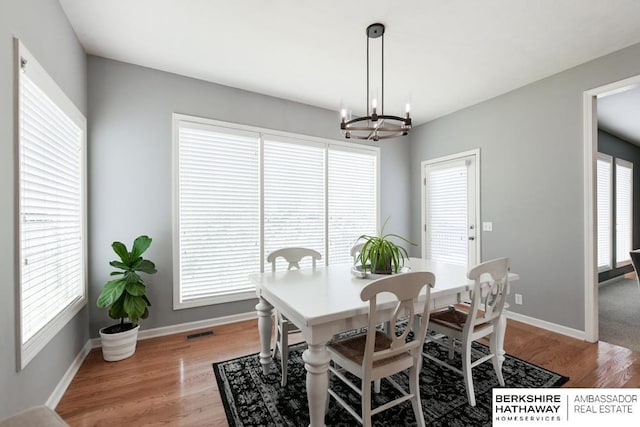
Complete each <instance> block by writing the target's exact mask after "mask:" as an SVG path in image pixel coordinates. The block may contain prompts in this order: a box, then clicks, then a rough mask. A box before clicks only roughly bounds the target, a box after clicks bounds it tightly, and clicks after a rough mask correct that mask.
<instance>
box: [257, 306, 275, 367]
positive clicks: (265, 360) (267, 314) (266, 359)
mask: <svg viewBox="0 0 640 427" xmlns="http://www.w3.org/2000/svg"><path fill="white" fill-rule="evenodd" d="M256 311H257V312H258V332H259V333H260V363H261V364H262V373H263V374H264V375H267V374H268V373H269V367H270V366H271V363H272V362H273V359H271V328H272V326H273V321H272V319H271V316H272V315H273V306H272V305H271V304H269V303H268V302H267V301H266V300H265V299H263V298H260V302H259V303H258V304H256Z"/></svg>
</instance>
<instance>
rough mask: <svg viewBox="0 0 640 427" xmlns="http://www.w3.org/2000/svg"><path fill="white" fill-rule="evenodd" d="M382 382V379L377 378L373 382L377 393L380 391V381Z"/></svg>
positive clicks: (374, 390)
mask: <svg viewBox="0 0 640 427" xmlns="http://www.w3.org/2000/svg"><path fill="white" fill-rule="evenodd" d="M381 382H382V380H380V379H377V380H375V381H374V382H373V392H374V393H375V394H379V393H380V383H381Z"/></svg>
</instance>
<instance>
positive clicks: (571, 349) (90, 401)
mask: <svg viewBox="0 0 640 427" xmlns="http://www.w3.org/2000/svg"><path fill="white" fill-rule="evenodd" d="M213 329H214V331H215V335H213V336H205V337H202V338H195V339H192V340H187V339H186V338H185V337H186V335H188V334H191V333H194V332H198V331H194V332H189V333H183V334H176V335H170V336H166V337H161V338H154V339H148V340H143V341H140V342H138V348H137V351H136V353H135V355H134V356H132V357H131V358H129V359H126V360H122V361H119V362H104V361H103V360H102V354H101V352H100V349H94V350H92V351H91V353H90V354H89V355H88V356H87V358H86V359H85V361H84V363H83V364H82V367H81V368H80V370H79V371H78V373H77V375H76V376H75V378H74V379H73V381H72V383H71V385H70V386H69V388H68V389H67V392H66V393H65V394H64V396H63V398H62V400H61V401H60V403H59V404H58V407H57V408H56V411H57V412H58V413H59V414H60V415H61V416H62V417H63V418H64V419H65V421H66V422H67V423H69V424H70V425H71V426H110V427H111V426H140V425H167V426H198V427H199V426H226V425H227V421H226V417H225V414H224V408H223V406H222V401H221V399H220V394H219V392H218V386H217V384H216V380H215V377H214V374H213V369H212V363H214V362H220V361H223V360H228V359H232V358H234V357H239V356H242V355H245V354H250V353H256V352H258V351H259V347H260V341H259V337H258V328H257V321H255V320H254V321H246V322H239V323H234V324H230V325H225V326H219V327H216V328H213ZM505 350H506V351H507V353H509V354H511V355H513V356H516V357H519V358H521V359H524V360H527V361H529V362H532V363H535V364H537V365H540V366H543V367H545V368H547V369H550V370H552V371H555V372H558V373H560V374H562V375H565V376H568V377H570V380H569V382H568V383H567V384H566V385H565V387H640V353H637V352H632V351H630V350H627V349H625V348H622V347H617V346H614V345H611V344H606V343H602V342H601V343H597V344H590V343H587V342H584V341H580V340H577V339H573V338H568V337H566V336H564V335H560V334H556V333H553V332H549V331H546V330H542V329H538V328H535V327H532V326H529V325H525V324H523V323H520V322H516V321H512V320H509V322H508V326H507V334H506V339H505Z"/></svg>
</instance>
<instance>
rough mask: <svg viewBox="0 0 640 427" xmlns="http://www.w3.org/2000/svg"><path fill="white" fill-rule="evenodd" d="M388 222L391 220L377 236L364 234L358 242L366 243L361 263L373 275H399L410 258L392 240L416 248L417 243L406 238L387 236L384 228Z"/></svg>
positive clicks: (393, 235)
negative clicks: (400, 241) (406, 260)
mask: <svg viewBox="0 0 640 427" xmlns="http://www.w3.org/2000/svg"><path fill="white" fill-rule="evenodd" d="M388 221H389V218H387V219H386V220H385V222H384V224H383V225H382V228H381V229H380V233H379V234H378V235H377V236H369V235H366V234H363V235H362V236H360V237H359V238H358V241H360V240H363V241H364V244H363V246H362V249H361V251H360V255H358V258H359V261H360V262H361V263H362V265H363V266H364V267H365V268H369V269H370V270H371V273H373V274H392V273H397V272H398V271H399V269H400V268H401V267H402V266H403V265H404V261H405V259H407V258H409V253H408V252H407V250H406V249H405V248H404V247H402V246H400V245H398V244H396V243H394V242H393V241H392V240H390V239H392V238H395V239H398V240H402V241H403V242H405V243H408V244H410V245H413V246H416V243H414V242H412V241H411V240H409V239H407V238H405V237H402V236H399V235H397V234H394V233H387V234H385V232H384V228H385V226H386V225H387V222H388Z"/></svg>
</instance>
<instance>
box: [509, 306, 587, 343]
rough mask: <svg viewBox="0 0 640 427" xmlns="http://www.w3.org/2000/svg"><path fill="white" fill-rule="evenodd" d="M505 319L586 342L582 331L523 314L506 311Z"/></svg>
mask: <svg viewBox="0 0 640 427" xmlns="http://www.w3.org/2000/svg"><path fill="white" fill-rule="evenodd" d="M507 318H508V319H513V320H517V321H518V322H522V323H526V324H528V325H532V326H536V327H538V328H542V329H546V330H547V331H551V332H557V333H559V334H562V335H566V336H568V337H571V338H577V339H579V340H583V341H584V340H586V335H585V333H584V331H579V330H577V329H573V328H568V327H566V326H562V325H558V324H556V323H551V322H547V321H546V320H540V319H536V318H535V317H529V316H525V315H524V314H520V313H514V312H512V311H507Z"/></svg>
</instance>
